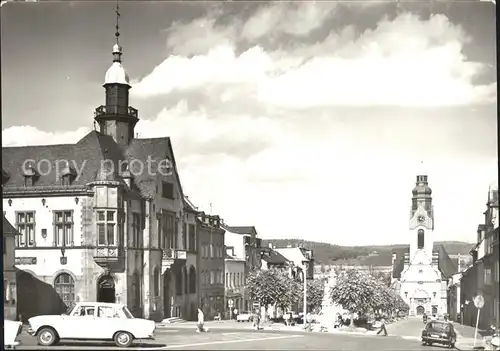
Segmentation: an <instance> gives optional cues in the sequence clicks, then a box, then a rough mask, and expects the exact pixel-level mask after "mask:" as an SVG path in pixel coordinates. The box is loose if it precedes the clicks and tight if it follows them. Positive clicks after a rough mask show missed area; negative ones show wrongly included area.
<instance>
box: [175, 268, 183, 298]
mask: <svg viewBox="0 0 500 351" xmlns="http://www.w3.org/2000/svg"><path fill="white" fill-rule="evenodd" d="M175 293H176V294H177V295H182V272H179V273H177V274H176V275H175Z"/></svg>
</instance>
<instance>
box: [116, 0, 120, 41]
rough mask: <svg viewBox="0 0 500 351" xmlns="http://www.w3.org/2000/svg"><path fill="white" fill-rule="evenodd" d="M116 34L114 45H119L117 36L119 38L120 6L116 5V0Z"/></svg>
mask: <svg viewBox="0 0 500 351" xmlns="http://www.w3.org/2000/svg"><path fill="white" fill-rule="evenodd" d="M115 12H116V26H115V28H116V32H115V37H116V44H118V45H119V44H120V41H119V36H120V25H119V19H120V6H119V5H118V0H116V11H115Z"/></svg>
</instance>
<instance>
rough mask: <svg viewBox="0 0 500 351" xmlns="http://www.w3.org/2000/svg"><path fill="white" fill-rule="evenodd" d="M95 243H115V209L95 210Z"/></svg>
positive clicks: (102, 244) (109, 244) (106, 244)
mask: <svg viewBox="0 0 500 351" xmlns="http://www.w3.org/2000/svg"><path fill="white" fill-rule="evenodd" d="M97 245H99V246H115V245H116V211H107V210H106V211H97Z"/></svg>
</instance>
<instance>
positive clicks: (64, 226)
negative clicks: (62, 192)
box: [54, 211, 75, 246]
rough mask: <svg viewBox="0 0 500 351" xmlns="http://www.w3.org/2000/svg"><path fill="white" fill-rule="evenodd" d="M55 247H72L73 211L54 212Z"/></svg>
mask: <svg viewBox="0 0 500 351" xmlns="http://www.w3.org/2000/svg"><path fill="white" fill-rule="evenodd" d="M54 244H55V246H70V245H71V246H73V245H74V244H75V243H74V241H73V211H54Z"/></svg>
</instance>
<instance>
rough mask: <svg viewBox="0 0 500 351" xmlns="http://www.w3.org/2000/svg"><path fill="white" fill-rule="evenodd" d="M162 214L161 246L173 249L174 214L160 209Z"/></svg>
mask: <svg viewBox="0 0 500 351" xmlns="http://www.w3.org/2000/svg"><path fill="white" fill-rule="evenodd" d="M162 216H163V238H164V239H163V248H164V249H175V240H174V236H175V233H176V231H175V224H176V223H175V222H176V221H175V214H174V213H172V212H167V211H163V210H162Z"/></svg>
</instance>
